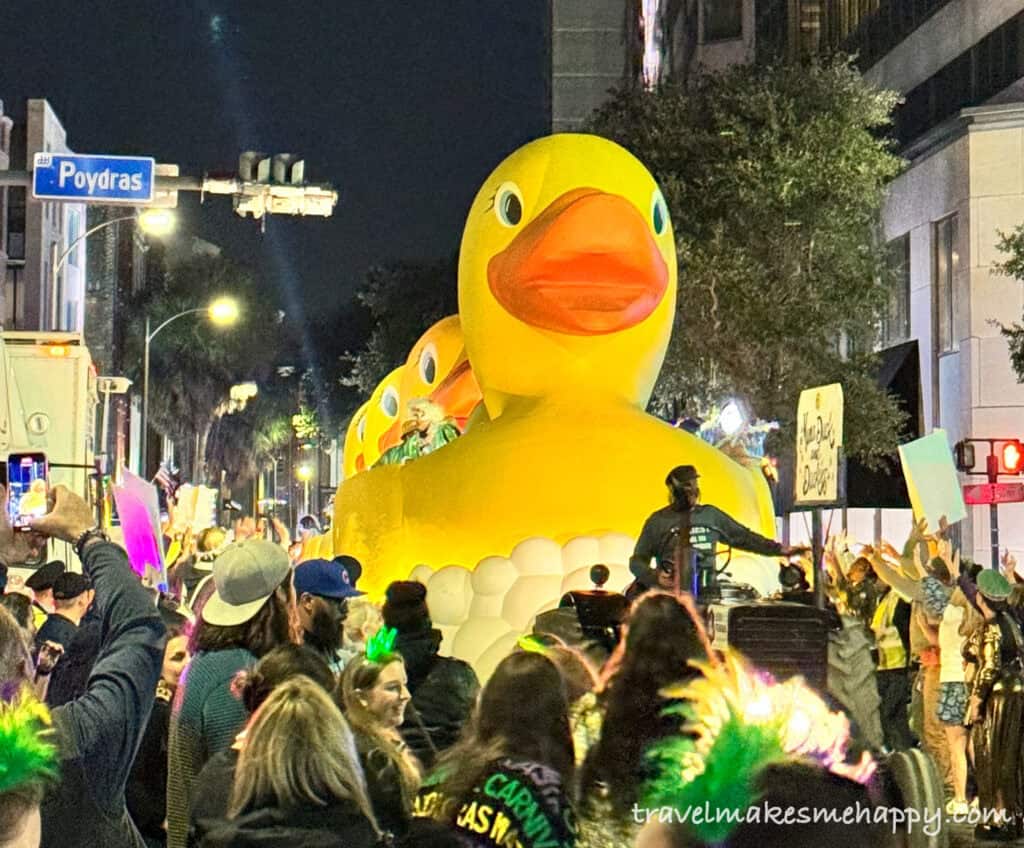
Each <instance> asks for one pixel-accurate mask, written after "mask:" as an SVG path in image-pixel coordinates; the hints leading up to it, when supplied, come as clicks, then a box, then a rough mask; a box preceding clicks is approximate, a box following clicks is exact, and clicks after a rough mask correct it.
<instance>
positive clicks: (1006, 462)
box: [998, 439, 1024, 474]
mask: <svg viewBox="0 0 1024 848" xmlns="http://www.w3.org/2000/svg"><path fill="white" fill-rule="evenodd" d="M998 451H999V473H1000V474H1020V473H1021V471H1022V470H1024V445H1022V444H1021V443H1020V441H1018V440H1017V439H1010V440H1008V441H1005V442H1003V443H1002V444H1000V445H998Z"/></svg>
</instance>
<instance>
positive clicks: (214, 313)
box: [141, 297, 238, 476]
mask: <svg viewBox="0 0 1024 848" xmlns="http://www.w3.org/2000/svg"><path fill="white" fill-rule="evenodd" d="M201 312H205V313H206V316H207V317H208V318H209V319H210V321H211V322H212V323H214V324H216V325H218V326H221V327H224V326H228V325H229V324H234V323H235V321H237V320H238V304H237V303H236V302H235V301H234V300H232V299H231V298H230V297H219V298H217V299H216V300H214V301H213V302H211V303H210V305H209V306H197V307H196V308H194V309H186V310H184V311H182V312H179V313H178V314H177V315H172V316H171V317H170V318H168V319H167V320H166V321H164V322H163V323H162V324H161V325H160V326H159V327H157V328H156V329H155V330H153V331H152V332H150V330H149V318H148V317H147V318H146V345H145V348H144V351H143V356H142V445H141V446H142V459H141V465H142V474H143V476H145V475H146V473H147V471H146V451H147V448H148V447H149V445H148V430H149V345H150V343H151V342H152V341H153V339H154V338H155V337H156V335H157V333H159V332H160V331H161V330H162V329H163V328H164V327H166V326H167V325H168V324H170V323H172V322H174V321H177V320H178V319H179V318H184V317H185V316H186V315H197V314H199V313H201Z"/></svg>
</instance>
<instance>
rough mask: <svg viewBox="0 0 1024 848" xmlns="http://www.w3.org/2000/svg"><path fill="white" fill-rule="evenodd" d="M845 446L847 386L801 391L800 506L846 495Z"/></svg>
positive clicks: (798, 438)
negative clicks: (843, 480) (841, 470)
mask: <svg viewBox="0 0 1024 848" xmlns="http://www.w3.org/2000/svg"><path fill="white" fill-rule="evenodd" d="M842 446H843V387H842V386H841V385H839V383H832V384H831V385H828V386H818V387H817V388H814V389H806V390H804V391H802V392H801V393H800V405H799V407H798V408H797V432H796V492H795V493H794V499H793V500H794V502H795V503H796V504H797V505H799V506H810V505H818V506H828V505H831V504H835V503H838V502H839V501H841V500H842V499H843V496H844V495H845V493H844V492H842V491H840V485H839V477H840V475H839V463H840V449H841V448H842Z"/></svg>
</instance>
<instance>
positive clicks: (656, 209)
mask: <svg viewBox="0 0 1024 848" xmlns="http://www.w3.org/2000/svg"><path fill="white" fill-rule="evenodd" d="M651 226H652V227H653V228H654V233H655V235H659V236H660V235H661V234H662V233H663V232H665V228H666V227H668V207H667V206H666V205H665V198H664V197H663V196H662V194H661V189H658V188H656V189H655V190H654V194H653V195H652V196H651Z"/></svg>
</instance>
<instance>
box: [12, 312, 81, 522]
mask: <svg viewBox="0 0 1024 848" xmlns="http://www.w3.org/2000/svg"><path fill="white" fill-rule="evenodd" d="M0 338H2V339H3V346H2V351H0V361H2V364H3V378H4V381H5V383H6V386H4V389H5V391H4V392H3V397H4V398H6V408H4V409H0V454H3V455H5V456H6V455H7V454H11V453H21V452H31V451H41V452H43V453H45V454H46V458H47V460H48V461H49V463H50V485H51V486H55V485H57V484H63V485H65V486H67V487H68V488H69V489H70V490H71V491H73V492H76V493H77V494H79V495H81V496H82V497H84V498H85V499H86V500H87V501H89V502H92V500H93V494H92V488H93V486H92V480H93V478H92V474H93V473H94V472H93V468H94V462H95V450H96V406H97V404H98V402H99V399H98V395H97V391H96V370H95V368H93V364H92V357H91V356H90V355H89V349H88V348H87V347H86V346H85V344H84V342H83V340H82V335H81V333H56V332H53V333H49V332H23V331H12V332H5V333H3V334H2V336H0Z"/></svg>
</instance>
